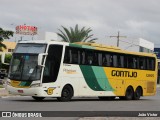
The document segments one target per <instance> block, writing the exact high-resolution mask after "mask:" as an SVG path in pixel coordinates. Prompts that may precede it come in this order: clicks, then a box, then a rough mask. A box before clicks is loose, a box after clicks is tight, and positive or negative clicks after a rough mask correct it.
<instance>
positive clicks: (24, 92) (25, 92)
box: [6, 85, 60, 97]
mask: <svg viewBox="0 0 160 120" xmlns="http://www.w3.org/2000/svg"><path fill="white" fill-rule="evenodd" d="M6 90H7V91H8V92H9V94H12V95H21V96H37V97H59V96H60V95H59V94H57V93H56V90H55V91H52V94H48V89H47V88H43V87H33V88H16V87H12V86H10V85H7V86H6Z"/></svg>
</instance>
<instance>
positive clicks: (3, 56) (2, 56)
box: [1, 52, 9, 65]
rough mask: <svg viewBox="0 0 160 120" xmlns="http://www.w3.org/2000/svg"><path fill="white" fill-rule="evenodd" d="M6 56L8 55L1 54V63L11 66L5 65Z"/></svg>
mask: <svg viewBox="0 0 160 120" xmlns="http://www.w3.org/2000/svg"><path fill="white" fill-rule="evenodd" d="M5 55H6V53H4V52H3V53H2V54H1V62H2V64H5V65H9V63H5Z"/></svg>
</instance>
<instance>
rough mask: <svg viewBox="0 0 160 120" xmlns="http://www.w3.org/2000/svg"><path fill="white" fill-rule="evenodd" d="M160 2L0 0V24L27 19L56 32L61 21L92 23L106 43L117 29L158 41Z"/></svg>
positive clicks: (140, 0) (135, 0)
mask: <svg viewBox="0 0 160 120" xmlns="http://www.w3.org/2000/svg"><path fill="white" fill-rule="evenodd" d="M159 4H160V1H158V0H59V1H57V0H27V1H25V0H1V4H0V15H1V16H0V21H1V22H0V26H1V27H3V28H7V29H12V30H14V27H15V26H16V25H20V24H24V23H26V24H28V25H35V26H37V27H38V28H39V30H43V31H53V32H58V28H61V25H63V26H66V27H70V26H75V24H79V26H81V27H83V26H86V27H91V28H92V29H93V33H94V35H95V37H98V38H99V42H103V43H106V40H107V39H109V37H108V36H110V35H116V34H117V32H118V31H120V32H121V34H122V35H126V36H128V37H130V38H135V37H137V38H138V37H143V38H144V39H148V40H150V41H152V42H155V43H156V44H159V38H160V34H159V26H160V23H159V21H160V16H159V14H160V9H159ZM12 23H14V25H11V24H12ZM107 44H109V42H108V43H107Z"/></svg>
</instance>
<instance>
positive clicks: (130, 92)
mask: <svg viewBox="0 0 160 120" xmlns="http://www.w3.org/2000/svg"><path fill="white" fill-rule="evenodd" d="M133 95H134V91H133V89H132V87H131V86H129V87H128V88H127V90H126V94H125V99H126V100H132V99H133Z"/></svg>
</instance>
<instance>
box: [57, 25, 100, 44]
mask: <svg viewBox="0 0 160 120" xmlns="http://www.w3.org/2000/svg"><path fill="white" fill-rule="evenodd" d="M62 28H63V30H64V32H63V31H62V30H60V29H58V30H59V31H60V33H57V34H58V36H60V37H61V38H62V40H63V41H65V42H69V43H73V42H94V41H95V40H97V38H92V37H93V34H91V35H89V33H90V32H91V31H92V30H91V28H87V29H86V28H85V27H83V28H82V29H79V28H78V24H76V26H75V28H72V27H70V30H69V29H67V28H66V27H64V26H62Z"/></svg>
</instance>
